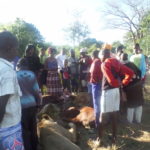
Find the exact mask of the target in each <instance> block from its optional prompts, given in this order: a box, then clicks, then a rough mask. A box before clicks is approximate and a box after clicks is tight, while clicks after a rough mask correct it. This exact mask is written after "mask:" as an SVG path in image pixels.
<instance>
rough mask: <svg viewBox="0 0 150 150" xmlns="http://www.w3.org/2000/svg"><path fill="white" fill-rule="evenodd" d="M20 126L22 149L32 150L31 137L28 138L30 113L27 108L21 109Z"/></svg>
mask: <svg viewBox="0 0 150 150" xmlns="http://www.w3.org/2000/svg"><path fill="white" fill-rule="evenodd" d="M21 124H22V136H23V141H24V148H25V150H28V149H30V150H32V146H31V136H30V134H31V133H30V129H29V128H30V127H29V126H30V113H29V110H28V108H25V109H22V118H21Z"/></svg>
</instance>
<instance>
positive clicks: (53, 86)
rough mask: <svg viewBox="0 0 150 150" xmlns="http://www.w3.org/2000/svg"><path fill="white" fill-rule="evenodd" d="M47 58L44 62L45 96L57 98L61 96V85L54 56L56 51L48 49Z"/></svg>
mask: <svg viewBox="0 0 150 150" xmlns="http://www.w3.org/2000/svg"><path fill="white" fill-rule="evenodd" d="M48 53H49V57H48V58H47V59H46V61H45V68H46V69H47V70H48V74H47V79H46V86H47V94H48V95H50V96H56V97H59V96H61V95H62V85H61V82H60V78H59V74H58V64H57V60H56V59H55V57H54V55H55V53H56V49H54V48H51V47H49V48H48Z"/></svg>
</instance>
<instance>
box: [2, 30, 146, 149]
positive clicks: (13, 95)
mask: <svg viewBox="0 0 150 150" xmlns="http://www.w3.org/2000/svg"><path fill="white" fill-rule="evenodd" d="M17 47H18V41H17V38H16V37H15V36H14V35H13V34H12V33H10V32H7V31H4V32H1V33H0V108H1V109H0V150H6V149H8V150H13V149H15V150H24V149H25V150H36V149H37V145H38V138H37V131H36V128H37V127H36V114H37V107H39V106H40V105H41V92H42V93H43V85H45V86H46V89H47V90H46V94H47V95H50V96H54V97H55V98H56V99H57V98H61V96H62V95H63V94H64V93H65V94H66V95H67V94H68V95H69V94H71V93H72V92H76V93H77V92H79V91H81V92H88V93H90V94H91V95H92V102H93V107H94V110H95V116H96V119H95V125H96V128H97V129H98V135H99V139H102V136H103V128H104V126H105V123H107V121H108V118H111V120H112V131H113V133H112V141H113V142H115V140H116V132H117V119H118V111H119V110H120V103H124V101H123V102H122V101H120V99H121V97H122V95H123V94H122V93H124V94H125V95H126V103H127V120H128V122H130V123H132V122H133V121H134V117H135V121H136V122H137V123H140V122H141V116H142V105H143V102H144V99H143V91H142V89H143V85H144V80H145V75H146V63H145V56H144V55H143V54H142V52H141V48H140V45H139V44H136V45H135V47H134V54H133V55H132V56H131V57H130V61H129V59H128V58H129V57H128V55H127V54H126V53H124V50H123V49H124V47H123V46H122V45H121V46H119V47H118V48H117V51H116V54H115V55H114V54H113V53H112V52H111V48H112V47H111V45H109V44H104V45H103V47H102V50H100V51H99V50H95V51H93V53H92V57H91V56H89V55H87V49H86V48H82V49H80V58H79V59H77V57H76V56H75V51H74V50H73V49H71V50H70V56H67V54H66V50H65V49H62V50H61V52H60V54H58V55H56V53H57V51H56V49H55V48H52V47H49V48H48V50H47V52H48V54H46V51H45V49H41V51H40V54H39V55H38V54H37V52H36V48H35V46H34V45H32V44H29V45H27V47H26V49H25V54H24V56H23V57H22V58H20V59H18V57H17ZM55 55H56V56H55ZM134 115H135V116H134Z"/></svg>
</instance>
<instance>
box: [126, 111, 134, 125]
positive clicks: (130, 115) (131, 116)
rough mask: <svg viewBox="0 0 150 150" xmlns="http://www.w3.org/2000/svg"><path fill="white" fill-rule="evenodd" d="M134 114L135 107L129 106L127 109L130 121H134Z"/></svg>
mask: <svg viewBox="0 0 150 150" xmlns="http://www.w3.org/2000/svg"><path fill="white" fill-rule="evenodd" d="M133 115H134V108H128V109H127V120H128V122H130V123H132V122H133Z"/></svg>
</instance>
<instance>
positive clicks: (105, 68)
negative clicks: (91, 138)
mask: <svg viewBox="0 0 150 150" xmlns="http://www.w3.org/2000/svg"><path fill="white" fill-rule="evenodd" d="M110 50H111V45H109V44H105V46H104V47H103V50H102V51H101V53H100V59H101V61H102V65H101V70H102V73H103V79H102V94H101V100H100V103H101V104H100V106H101V115H100V125H99V144H101V139H102V136H103V128H104V125H105V123H106V121H107V118H108V117H110V118H111V122H112V142H113V143H115V141H116V133H117V112H118V111H119V107H120V93H119V88H120V87H121V85H125V86H126V85H127V84H128V83H129V82H130V80H131V78H132V76H133V71H132V70H131V69H129V68H128V67H126V66H125V65H123V64H121V63H120V62H119V61H118V60H117V59H115V58H111V56H110V54H111V52H110ZM121 74H122V75H124V78H123V79H122V80H121V79H120V75H121Z"/></svg>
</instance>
